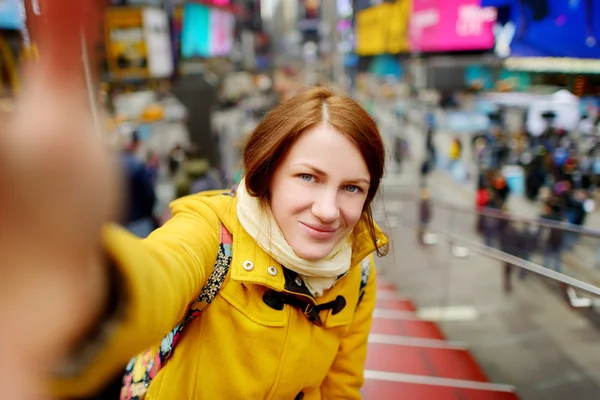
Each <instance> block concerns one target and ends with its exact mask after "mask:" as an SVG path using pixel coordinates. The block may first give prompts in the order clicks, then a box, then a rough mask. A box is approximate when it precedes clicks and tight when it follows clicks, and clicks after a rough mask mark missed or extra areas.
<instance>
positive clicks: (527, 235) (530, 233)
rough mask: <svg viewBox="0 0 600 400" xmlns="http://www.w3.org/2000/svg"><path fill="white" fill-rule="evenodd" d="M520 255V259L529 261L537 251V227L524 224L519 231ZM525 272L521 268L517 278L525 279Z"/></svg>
mask: <svg viewBox="0 0 600 400" xmlns="http://www.w3.org/2000/svg"><path fill="white" fill-rule="evenodd" d="M520 238H521V244H520V247H521V253H520V257H521V258H522V259H523V260H525V261H531V256H532V255H533V254H534V253H535V252H536V251H537V250H538V241H539V227H538V226H537V225H536V224H532V223H525V224H523V228H522V229H521V231H520ZM526 276H527V270H526V269H524V268H521V270H520V271H519V278H520V279H525V277H526Z"/></svg>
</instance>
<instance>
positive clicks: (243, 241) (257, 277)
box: [201, 191, 388, 292]
mask: <svg viewBox="0 0 600 400" xmlns="http://www.w3.org/2000/svg"><path fill="white" fill-rule="evenodd" d="M201 195H203V196H204V197H203V199H202V201H203V202H204V203H206V204H207V205H208V206H209V207H210V208H211V209H212V210H213V211H214V212H215V213H216V214H217V215H218V217H219V219H220V220H221V222H222V223H223V224H224V225H225V226H226V227H227V229H228V230H229V231H230V232H231V233H232V235H233V249H234V252H233V258H232V260H231V278H232V279H234V280H236V281H241V282H247V283H254V284H260V285H264V286H267V287H269V288H271V289H273V290H276V291H279V292H280V291H283V290H284V288H285V274H284V270H283V268H282V266H281V264H280V263H279V262H277V261H276V260H275V259H273V257H271V256H270V255H268V254H267V253H266V252H265V251H264V250H262V249H261V248H260V247H258V245H256V242H255V241H254V239H253V238H252V237H251V236H250V235H249V234H248V233H247V232H246V230H245V229H244V228H243V227H242V225H241V224H240V222H239V219H238V217H237V209H236V206H237V199H236V198H235V197H233V196H231V195H228V193H227V192H224V191H213V192H210V194H209V195H208V196H207V194H205V193H203V194H201ZM375 231H376V232H375V233H376V237H377V246H378V247H379V248H382V247H384V246H386V245H387V244H388V239H387V237H386V236H385V234H384V233H383V232H382V231H381V229H380V228H379V227H378V226H377V225H375ZM376 250H377V248H376V246H375V243H373V240H372V239H371V235H370V233H369V229H368V225H367V224H366V223H365V221H361V222H359V223H358V224H357V226H356V227H355V228H354V232H353V233H352V259H351V269H352V268H354V267H355V266H357V265H359V264H360V262H361V261H362V260H363V259H364V258H366V257H367V256H368V255H369V254H371V253H373V252H374V251H376ZM340 278H341V277H340Z"/></svg>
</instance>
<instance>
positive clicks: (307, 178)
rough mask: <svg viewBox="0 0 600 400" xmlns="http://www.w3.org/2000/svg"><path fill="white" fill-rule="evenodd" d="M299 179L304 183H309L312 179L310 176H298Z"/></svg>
mask: <svg viewBox="0 0 600 400" xmlns="http://www.w3.org/2000/svg"><path fill="white" fill-rule="evenodd" d="M299 177H300V179H302V180H303V181H306V182H311V181H312V180H313V178H314V177H313V176H312V175H310V174H300V175H299Z"/></svg>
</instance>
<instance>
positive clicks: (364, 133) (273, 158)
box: [243, 87, 386, 256]
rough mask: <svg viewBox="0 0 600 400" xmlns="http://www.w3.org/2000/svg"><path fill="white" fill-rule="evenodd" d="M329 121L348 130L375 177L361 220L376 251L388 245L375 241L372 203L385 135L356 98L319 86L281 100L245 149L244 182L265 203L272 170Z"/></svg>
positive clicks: (346, 134) (372, 175) (250, 192)
mask: <svg viewBox="0 0 600 400" xmlns="http://www.w3.org/2000/svg"><path fill="white" fill-rule="evenodd" d="M322 123H327V124H329V125H331V126H333V127H334V128H335V129H336V130H338V131H339V132H341V133H342V134H344V135H345V136H346V137H347V138H348V139H350V140H351V141H352V142H353V143H354V144H355V145H356V146H357V148H358V149H359V151H360V153H361V155H362V157H363V159H364V160H365V163H366V164H367V169H368V170H369V174H370V176H371V183H370V187H369V191H368V194H367V198H366V201H365V204H364V207H363V216H362V217H361V220H360V221H359V223H358V224H357V226H358V225H361V224H366V226H367V229H368V231H369V233H370V236H371V239H372V241H373V243H374V244H375V247H376V248H377V249H378V250H377V253H378V255H380V256H381V255H384V254H385V253H386V250H385V249H384V250H382V249H380V248H379V246H378V244H377V237H376V229H375V225H374V222H373V216H372V209H371V203H372V202H373V199H374V198H375V195H376V194H377V191H378V189H379V185H380V183H381V178H382V177H383V171H384V167H385V149H384V145H383V140H382V139H381V135H380V134H379V131H378V129H377V126H376V124H375V121H373V119H372V118H371V116H370V115H369V114H368V113H367V112H366V111H365V110H364V109H363V108H362V107H361V106H360V105H359V104H358V103H357V102H356V101H355V100H353V99H351V98H350V97H348V96H345V95H341V94H338V93H336V92H334V91H333V90H330V89H327V88H324V87H316V88H313V89H309V90H306V91H304V92H302V93H300V94H299V95H297V96H295V97H293V98H291V99H289V100H288V101H286V102H283V103H281V104H280V105H278V106H277V107H276V108H274V109H273V110H272V111H271V112H270V113H268V114H267V115H266V116H265V118H264V119H263V120H262V122H261V123H260V124H259V125H258V126H257V127H256V129H255V130H254V131H253V133H252V135H251V136H250V138H249V140H248V142H247V143H246V146H245V148H244V152H243V161H244V169H245V179H246V187H247V190H248V193H249V194H250V195H251V196H255V197H258V198H259V199H260V200H261V201H264V202H265V204H268V203H269V201H270V198H271V193H270V183H271V179H272V178H273V173H274V172H275V170H276V168H277V167H278V166H279V164H280V163H281V162H282V161H283V159H284V158H285V156H286V155H287V153H288V151H289V150H290V149H291V148H292V146H293V145H294V143H296V141H297V140H298V138H299V137H300V136H301V135H302V134H303V133H304V132H307V131H308V130H310V129H312V128H314V127H316V126H318V125H320V124H322Z"/></svg>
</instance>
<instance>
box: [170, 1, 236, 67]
mask: <svg viewBox="0 0 600 400" xmlns="http://www.w3.org/2000/svg"><path fill="white" fill-rule="evenodd" d="M234 28H235V17H234V16H233V14H231V13H229V12H227V11H224V10H219V9H217V8H211V7H207V6H204V5H202V4H193V3H188V4H185V6H184V8H183V24H182V29H181V56H182V57H183V58H186V59H189V58H195V57H220V56H226V55H228V54H229V53H230V52H231V50H232V48H233V30H234Z"/></svg>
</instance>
